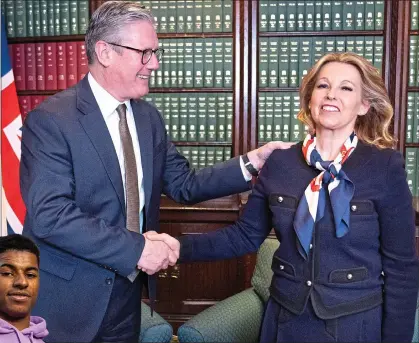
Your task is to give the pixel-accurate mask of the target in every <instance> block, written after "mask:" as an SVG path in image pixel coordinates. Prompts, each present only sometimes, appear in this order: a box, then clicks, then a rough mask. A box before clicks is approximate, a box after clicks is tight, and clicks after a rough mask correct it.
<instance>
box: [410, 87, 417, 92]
mask: <svg viewBox="0 0 419 343" xmlns="http://www.w3.org/2000/svg"><path fill="white" fill-rule="evenodd" d="M407 91H408V92H419V87H407Z"/></svg>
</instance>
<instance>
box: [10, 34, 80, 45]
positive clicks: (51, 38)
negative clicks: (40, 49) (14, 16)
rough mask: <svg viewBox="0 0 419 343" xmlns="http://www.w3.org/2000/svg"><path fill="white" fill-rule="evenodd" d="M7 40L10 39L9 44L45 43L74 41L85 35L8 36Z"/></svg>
mask: <svg viewBox="0 0 419 343" xmlns="http://www.w3.org/2000/svg"><path fill="white" fill-rule="evenodd" d="M7 41H8V43H9V44H13V43H45V42H74V41H84V35H66V36H40V37H14V38H7Z"/></svg>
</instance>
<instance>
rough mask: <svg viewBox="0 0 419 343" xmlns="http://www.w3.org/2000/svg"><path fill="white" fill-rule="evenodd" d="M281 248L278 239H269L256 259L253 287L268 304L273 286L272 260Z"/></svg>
mask: <svg viewBox="0 0 419 343" xmlns="http://www.w3.org/2000/svg"><path fill="white" fill-rule="evenodd" d="M278 247H279V241H278V239H276V238H271V237H268V238H266V239H265V241H264V242H263V243H262V245H261V246H260V248H259V251H258V254H257V257H256V267H255V271H254V272H253V277H252V286H253V288H254V289H255V292H256V294H257V295H259V296H260V297H261V299H262V300H263V301H264V302H266V301H267V300H268V298H269V286H270V285H271V280H272V275H273V272H272V270H271V264H272V258H273V255H274V253H275V251H276V250H277V249H278Z"/></svg>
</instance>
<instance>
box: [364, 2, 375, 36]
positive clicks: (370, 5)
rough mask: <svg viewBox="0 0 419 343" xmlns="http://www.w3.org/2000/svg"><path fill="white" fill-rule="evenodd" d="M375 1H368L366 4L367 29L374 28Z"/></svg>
mask: <svg viewBox="0 0 419 343" xmlns="http://www.w3.org/2000/svg"><path fill="white" fill-rule="evenodd" d="M374 3H375V1H367V2H366V4H365V30H374V27H375V25H374V7H375V6H374Z"/></svg>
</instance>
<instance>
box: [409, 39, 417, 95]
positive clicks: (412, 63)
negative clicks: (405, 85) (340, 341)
mask: <svg viewBox="0 0 419 343" xmlns="http://www.w3.org/2000/svg"><path fill="white" fill-rule="evenodd" d="M409 39H410V42H409V43H410V44H409V86H410V87H418V86H419V72H418V67H419V55H418V51H419V36H414V35H411V36H410V38H409Z"/></svg>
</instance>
